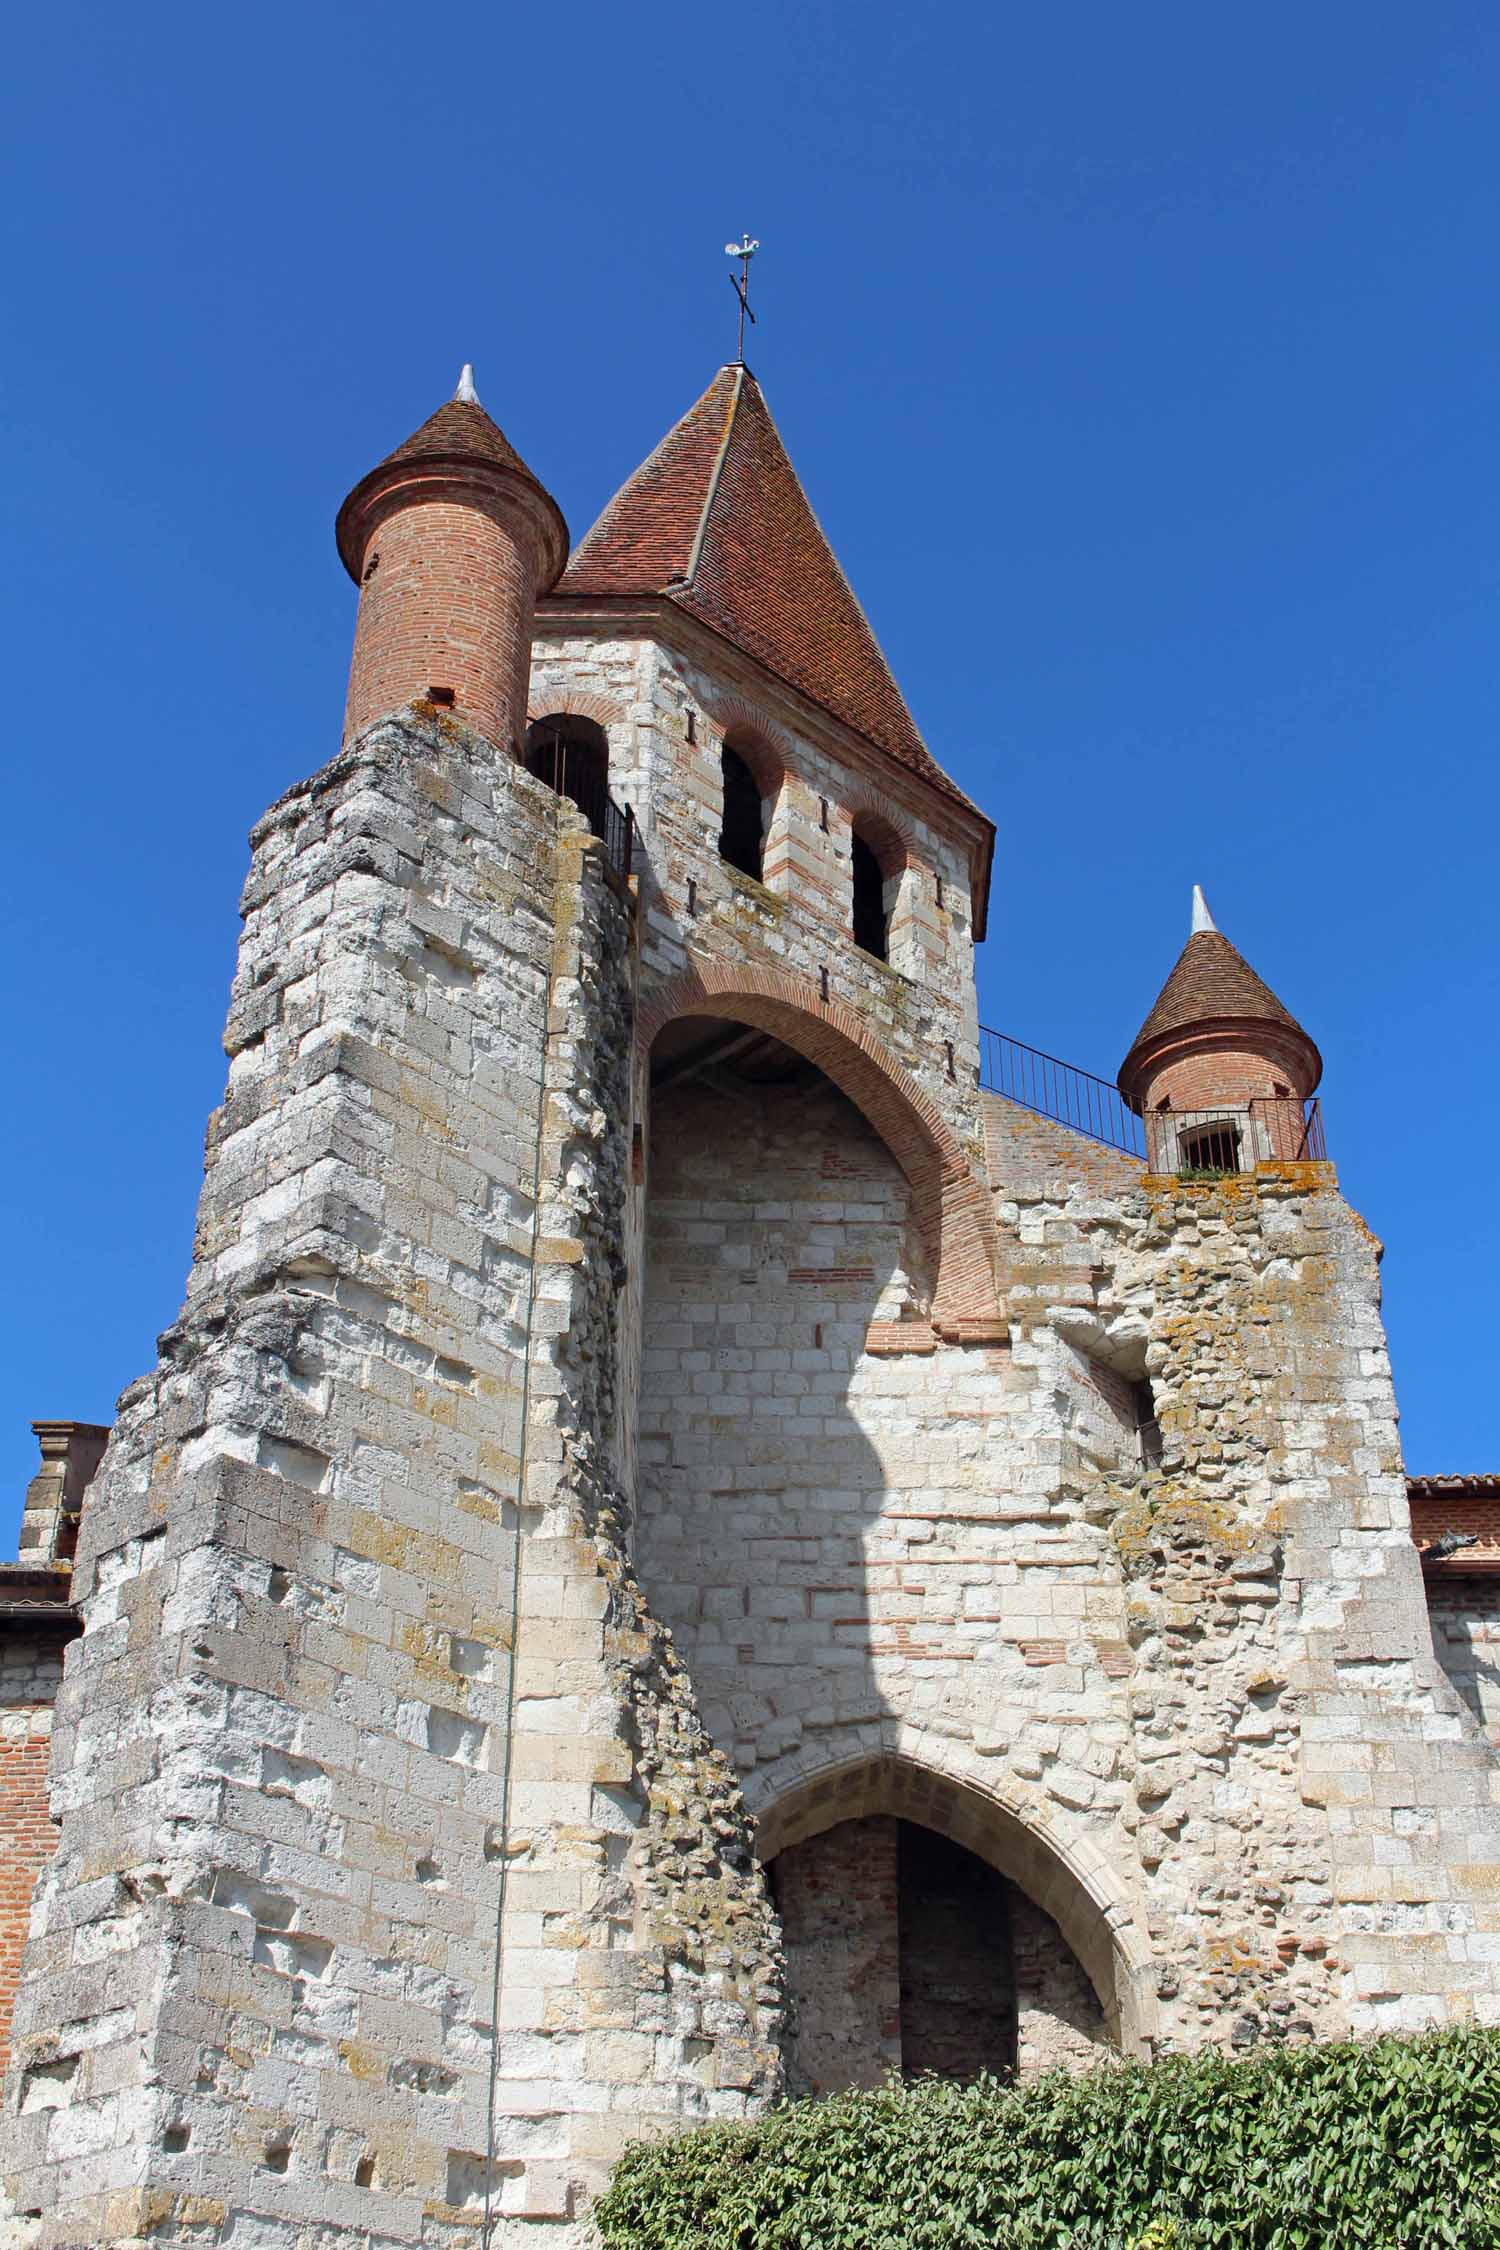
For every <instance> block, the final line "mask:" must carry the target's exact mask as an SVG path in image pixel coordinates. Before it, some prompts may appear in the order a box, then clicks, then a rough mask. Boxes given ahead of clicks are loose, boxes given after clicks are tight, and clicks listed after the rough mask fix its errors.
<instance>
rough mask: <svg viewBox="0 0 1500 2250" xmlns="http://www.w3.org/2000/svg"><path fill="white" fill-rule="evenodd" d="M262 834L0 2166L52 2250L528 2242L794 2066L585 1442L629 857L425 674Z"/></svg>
mask: <svg viewBox="0 0 1500 2250" xmlns="http://www.w3.org/2000/svg"><path fill="white" fill-rule="evenodd" d="M254 844H255V858H254V862H253V866H252V872H251V877H250V881H249V884H248V885H247V889H246V894H245V901H244V911H245V918H246V927H245V936H244V940H243V944H242V949H241V957H240V966H239V971H238V974H237V977H236V984H235V993H234V999H233V1004H232V1008H231V1014H230V1023H229V1030H228V1034H227V1044H228V1046H229V1049H230V1053H231V1070H230V1081H229V1089H228V1093H227V1096H226V1100H225V1104H224V1107H223V1108H222V1110H221V1111H219V1112H218V1113H217V1115H216V1117H215V1119H214V1121H213V1123H212V1126H211V1129H210V1134H209V1144H208V1168H207V1177H206V1181H205V1187H204V1193H203V1199H202V1204H201V1208H200V1215H199V1227H198V1235H197V1241H196V1247H195V1260H194V1266H193V1272H192V1276H191V1279H190V1282H189V1288H188V1296H187V1302H186V1305H185V1307H184V1310H183V1313H182V1315H181V1317H180V1318H179V1320H178V1322H177V1323H176V1324H175V1326H174V1327H173V1328H172V1329H170V1330H169V1331H168V1332H167V1334H166V1335H165V1337H164V1338H163V1340H162V1358H161V1360H160V1362H159V1363H158V1366H157V1368H156V1369H155V1371H154V1372H153V1373H152V1374H151V1375H150V1376H148V1377H147V1378H145V1379H144V1380H143V1381H142V1382H141V1383H139V1384H137V1385H135V1386H134V1387H133V1388H132V1389H131V1390H130V1391H128V1392H127V1393H126V1394H125V1396H124V1398H123V1399H122V1401H121V1410H120V1418H119V1421H118V1423H117V1425H116V1427H115V1431H114V1434H113V1436H112V1438H111V1441H110V1445H109V1449H108V1453H107V1455H106V1459H105V1462H104V1465H103V1468H102V1470H101V1471H100V1475H99V1477H98V1479H97V1481H96V1483H95V1485H94V1487H93V1488H92V1490H91V1492H90V1494H89V1498H88V1502H87V1505H86V1507H85V1510H84V1517H83V1526H82V1532H81V1537H80V1544H79V1551H78V1560H77V1570H76V1578H75V1591H76V1593H77V1596H78V1598H79V1600H80V1601H81V1604H82V1611H83V1618H84V1625H85V1630H84V1633H83V1636H82V1638H81V1639H80V1640H79V1641H78V1642H77V1643H76V1644H75V1646H74V1648H73V1650H72V1651H71V1653H70V1657H69V1661H68V1666H67V1674H66V1679H65V1682H64V1687H63V1691H62V1695H61V1698H60V1700H59V1705H58V1724H57V1755H56V1764H55V1773H54V1810H55V1811H56V1813H57V1814H58V1815H59V1816H60V1819H61V1837H60V1842H59V1848H58V1853H57V1857H56V1859H55V1861H54V1862H53V1867H52V1871H51V1874H50V1876H49V1878H48V1880H47V1881H46V1882H45V1884H44V1886H43V1888H42V1890H41V1893H40V1895H39V1899H38V1905H37V1915H36V1923H35V1930H34V1935H33V1938H32V1942H31V1945H30V1947H29V1949H28V1954H27V1961H26V1971H25V1977H24V1980H23V1985H22V1990H21V1993H20V1995H19V1999H18V2005H17V2012H16V2028H15V2054H14V2061H13V2068H12V2073H11V2077H10V2080H9V2083H8V2091H7V2109H8V2112H9V2116H8V2173H9V2179H10V2183H11V2190H12V2197H13V2206H14V2208H15V2209H16V2210H17V2211H19V2212H21V2213H31V2214H34V2215H35V2216H34V2220H33V2223H32V2226H31V2229H30V2233H31V2236H32V2238H33V2239H34V2240H35V2241H36V2242H37V2243H38V2244H39V2245H41V2246H43V2250H45V2246H49V2245H58V2246H60V2245H62V2244H64V2243H67V2244H77V2243H80V2242H83V2241H87V2242H89V2243H90V2244H106V2243H109V2244H126V2243H129V2244H136V2243H138V2242H143V2241H144V2240H145V2239H146V2238H147V2237H148V2236H149V2239H150V2240H151V2241H152V2243H153V2244H158V2243H159V2244H184V2245H185V2244H187V2243H189V2242H193V2243H198V2242H201V2241H203V2240H205V2239H222V2240H235V2241H238V2240H239V2239H241V2238H243V2239H244V2240H245V2241H246V2242H247V2243H251V2242H253V2243H255V2244H256V2245H257V2246H261V2250H281V2246H283V2245H285V2246H286V2250H291V2246H292V2245H294V2244H298V2243H305V2242H306V2241H307V2240H309V2239H310V2236H311V2234H312V2233H316V2236H317V2239H318V2241H319V2243H320V2245H324V2246H326V2250H333V2246H334V2245H336V2244H338V2243H342V2242H345V2241H347V2242H349V2243H351V2244H354V2243H359V2244H361V2245H363V2244H365V2243H367V2242H369V2241H371V2240H379V2241H380V2242H382V2243H383V2244H384V2243H390V2244H396V2243H406V2242H410V2243H413V2244H416V2243H421V2244H422V2245H423V2246H424V2250H429V2246H442V2245H457V2244H459V2243H463V2244H466V2245H467V2244H471V2243H472V2242H473V2240H474V2238H475V2232H476V2229H478V2228H479V2227H480V2226H481V2225H482V2224H483V2223H484V2222H485V2221H486V2220H493V2221H495V2222H496V2231H495V2233H494V2239H495V2240H496V2241H497V2242H498V2241H503V2240H506V2239H509V2238H510V2234H511V2232H512V2231H517V2230H518V2232H519V2233H520V2234H524V2233H526V2231H527V2229H528V2227H529V2226H530V2225H532V2224H546V2225H548V2227H549V2228H550V2229H551V2239H553V2240H554V2241H555V2240H558V2239H560V2237H559V2233H558V2229H559V2227H560V2226H561V2227H562V2228H563V2229H564V2235H565V2234H566V2228H567V2226H568V2224H569V2223H570V2222H572V2221H574V2220H575V2219H576V2217H577V2214H578V2213H579V2212H580V2211H581V2209H582V2205H583V2201H584V2200H585V2198H586V2196H587V2194H588V2192H589V2191H590V2190H591V2189H592V2188H593V2187H595V2186H597V2184H598V2183H599V2181H600V2180H601V2179H602V2177H603V2176H604V2174H605V2172H606V2170H607V2167H608V2164H609V2162H610V2160H611V2159H612V2157H613V2155H614V2154H615V2153H616V2151H617V2149H618V2147H619V2145H620V2144H621V2141H622V2140H623V2138H624V2137H625V2136H626V2135H627V2134H628V2133H629V2132H630V2131H632V2130H639V2129H641V2127H642V2126H643V2125H644V2124H646V2123H648V2122H651V2121H661V2122H669V2121H675V2120H684V2119H688V2118H692V2117H699V2116H711V2115H715V2114H720V2113H724V2112H733V2111H735V2110H737V2109H739V2108H741V2107H743V2105H744V2104H745V2102H746V2101H747V2100H751V2099H755V2098H758V2097H763V2096H764V2095H765V2094H767V2093H768V2092H770V2091H772V2090H773V2089H774V2087H775V2086H776V2085H777V2083H778V2082H779V2070H780V2063H779V2057H778V2054H777V2051H776V2046H775V2034H776V2029H777V2023H778V2009H779V2000H780V1982H779V1977H780V1964H779V1954H778V1950H777V1943H776V1935H775V1930H774V1925H773V1923H772V1919H771V1915H770V1910H769V1905H768V1902H767V1900H766V1898H765V1894H764V1889H763V1885H762V1883H761V1880H760V1878H759V1875H758V1873H757V1872H756V1870H755V1868H754V1865H753V1862H752V1859H751V1855H750V1838H749V1832H748V1829H747V1827H746V1824H745V1820H744V1816H743V1813H742V1811H741V1809H740V1804H739V1798H738V1792H737V1789H736V1787H735V1785H734V1782H733V1778H732V1776H731V1774H730V1772H729V1770H728V1768H727V1766H726V1765H725V1763H724V1762H723V1760H722V1758H721V1757H720V1756H719V1755H718V1754H717V1753H716V1752H715V1750H714V1748H713V1746H712V1744H711V1743H710V1742H709V1741H708V1739H707V1738H706V1736H705V1735H704V1733H703V1731H702V1729H701V1726H700V1725H699V1723H698V1720H697V1717H696V1712H695V1709H694V1706H693V1702H692V1697H691V1693H690V1689H689V1686H688V1683H687V1680H686V1676H685V1674H684V1672H683V1669H682V1667H681V1664H680V1662H679V1661H678V1659H677V1658H676V1656H675V1654H674V1652H673V1651H672V1649H671V1647H670V1644H669V1643H668V1642H667V1640H666V1639H665V1637H664V1636H663V1634H662V1631H661V1629H660V1627H659V1626H657V1625H656V1623H655V1621H654V1620H653V1619H652V1618H651V1617H650V1615H649V1613H648V1612H647V1610H646V1609H645V1606H644V1604H643V1602H642V1600H641V1597H640V1594H639V1591H638V1588H637V1586H636V1582H635V1579H634V1576H633V1573H632V1570H631V1566H630V1564H629V1561H628V1558H627V1554H626V1540H627V1535H628V1508H627V1504H626V1497H625V1495H624V1494H623V1492H622V1491H621V1489H620V1487H619V1485H618V1483H617V1482H616V1480H615V1477H614V1475H613V1473H612V1468H611V1461H610V1446H609V1438H610V1433H611V1432H612V1431H613V1430H614V1428H615V1427H616V1424H617V1414H616V1406H615V1397H614V1385H615V1381H616V1337H615V1329H616V1319H615V1296H616V1284H617V1281H618V1278H619V1271H620V1244H621V1208H622V1200H623V1196H624V1192H625V1181H626V1172H627V1166H628V1135H627V1129H626V1123H625V1119H626V1111H627V1042H628V1038H629V1029H630V990H629V988H630V979H631V976H632V973H633V954H632V941H631V929H630V911H629V903H628V901H627V900H626V899H625V898H624V897H623V896H622V895H621V893H620V892H619V890H618V889H617V888H616V887H615V886H614V885H613V884H612V882H611V879H610V878H609V876H608V874H607V872H606V870H605V868H604V866H603V863H602V859H601V856H600V854H599V853H598V851H597V849H596V848H595V847H594V846H593V844H592V842H591V841H590V840H589V839H588V838H587V837H586V836H585V834H584V832H583V829H582V825H581V823H579V822H578V821H576V820H575V819H574V817H573V815H572V813H571V810H570V809H569V808H567V807H566V806H564V805H563V804H562V801H561V800H559V799H557V798H555V797H554V796H553V795H552V793H551V792H550V791H548V790H546V789H545V788H544V787H542V785H540V784H539V783H537V782H535V781H533V780H532V779H531V778H530V777H529V776H527V775H526V774H524V772H522V771H521V769H520V768H518V767H517V766H515V765H513V764H511V763H510V762H508V761H505V760H499V759H497V758H496V757H495V755H494V753H493V752H492V751H491V750H490V749H489V748H488V746H487V745H485V744H483V743H482V742H479V741H477V740H476V739H475V738H472V737H467V736H465V735H463V734H461V733H459V732H458V731H457V730H456V729H454V728H451V727H449V726H447V725H445V724H444V723H443V721H442V720H441V718H440V717H439V715H437V714H427V715H424V714H423V713H421V712H420V711H419V712H417V713H415V714H413V715H412V716H411V717H410V718H407V719H403V720H401V721H396V722H386V723H382V724H381V725H379V726H377V727H375V728H373V729H372V730H370V732H369V733H367V734H366V735H365V736H363V737H361V738H360V740H359V741H357V742H356V743H355V744H353V745H352V746H351V747H350V748H349V749H348V750H347V751H346V752H345V753H344V754H343V755H342V756H341V757H340V758H339V759H337V760H336V761H335V762H334V763H333V764H332V765H331V766H329V767H327V768H325V769H324V770H323V772H322V773H320V774H319V775H317V776H316V777H315V778H314V780H313V781H311V782H309V783H307V784H305V785H303V786H302V787H300V788H298V789H296V790H294V791H293V792H292V793H291V794H290V795H289V796H288V797H287V798H286V799H284V800H283V801H282V803H281V804H280V805H278V806H277V807H276V808H274V809H273V811H272V813H270V814H269V815H268V816H267V818H266V820H265V821H264V822H263V823H262V824H261V825H260V827H259V829H258V830H257V832H256V835H255V838H254ZM497 1935H498V1937H499V1940H500V1942H499V1946H498V1949H497Z"/></svg>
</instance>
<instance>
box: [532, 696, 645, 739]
mask: <svg viewBox="0 0 1500 2250" xmlns="http://www.w3.org/2000/svg"><path fill="white" fill-rule="evenodd" d="M624 716H625V712H624V709H623V708H622V706H621V705H620V704H618V703H616V702H615V700H614V698H613V697H612V696H608V695H588V694H579V693H576V692H575V691H574V690H573V689H572V688H559V689H558V691H557V693H556V695H555V696H552V695H548V696H545V697H543V698H542V700H541V701H539V702H538V701H534V702H533V703H532V704H531V705H530V706H529V707H528V709H527V712H526V724H527V725H528V726H529V727H533V726H535V725H536V722H537V720H538V719H592V720H593V721H594V723H595V725H596V726H601V727H603V729H604V731H605V733H606V734H607V733H608V732H609V729H610V728H611V727H613V726H618V725H619V723H620V721H621V720H622V719H623V718H624Z"/></svg>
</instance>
